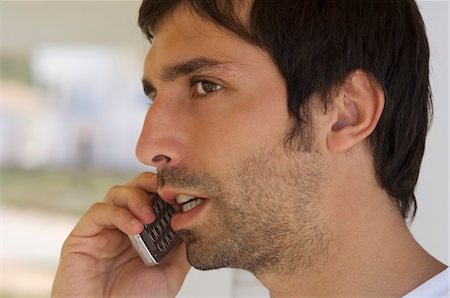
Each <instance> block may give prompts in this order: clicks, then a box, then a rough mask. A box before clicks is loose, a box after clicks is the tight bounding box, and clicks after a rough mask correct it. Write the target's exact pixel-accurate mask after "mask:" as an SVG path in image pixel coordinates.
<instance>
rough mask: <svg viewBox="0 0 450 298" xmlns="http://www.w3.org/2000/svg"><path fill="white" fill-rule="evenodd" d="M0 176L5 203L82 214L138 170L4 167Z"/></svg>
mask: <svg viewBox="0 0 450 298" xmlns="http://www.w3.org/2000/svg"><path fill="white" fill-rule="evenodd" d="M0 175H1V178H0V179H1V201H2V204H3V205H8V206H17V207H25V208H33V209H43V210H47V211H59V212H64V213H69V214H74V215H80V214H83V213H84V212H85V211H86V210H87V209H88V208H89V206H90V205H91V204H92V203H94V202H98V201H102V200H103V198H104V196H105V194H106V192H107V191H108V190H109V189H110V188H111V187H112V186H114V185H117V184H124V183H126V182H127V181H128V180H130V179H131V178H132V177H134V176H135V175H137V173H131V172H117V171H106V170H92V169H86V170H84V169H82V170H33V171H28V170H21V169H2V171H1V174H0Z"/></svg>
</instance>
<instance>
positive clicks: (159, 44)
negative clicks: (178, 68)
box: [144, 5, 271, 71]
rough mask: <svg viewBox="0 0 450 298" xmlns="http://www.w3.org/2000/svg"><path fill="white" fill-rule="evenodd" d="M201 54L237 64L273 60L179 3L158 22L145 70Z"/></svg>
mask: <svg viewBox="0 0 450 298" xmlns="http://www.w3.org/2000/svg"><path fill="white" fill-rule="evenodd" d="M255 53H258V56H259V57H258V59H253V58H256V57H255ZM199 56H201V57H206V58H211V59H215V60H220V61H224V62H228V63H234V64H237V65H244V64H249V63H261V62H262V61H261V58H264V60H266V62H270V61H271V60H270V59H269V57H268V55H267V54H266V53H265V52H264V51H263V50H262V49H260V48H258V47H256V46H254V45H251V44H249V43H247V42H246V41H244V40H242V39H241V38H239V37H237V36H235V35H233V34H232V33H231V32H229V31H227V30H226V29H225V28H223V27H220V26H218V25H216V24H214V23H212V22H211V21H209V20H205V19H203V18H201V17H200V16H198V15H197V14H196V13H195V12H193V11H192V9H190V8H189V7H186V6H185V5H179V6H178V7H176V8H175V9H174V11H173V12H171V13H169V14H168V15H167V16H165V17H164V18H163V19H162V21H161V22H160V23H159V24H158V26H157V28H156V31H155V34H154V38H153V42H152V46H151V48H150V50H149V53H148V54H147V57H146V62H145V70H144V71H146V70H147V68H152V69H155V68H157V67H159V66H164V65H168V64H174V63H177V62H180V61H183V60H189V59H191V58H193V57H199ZM253 60H255V61H253Z"/></svg>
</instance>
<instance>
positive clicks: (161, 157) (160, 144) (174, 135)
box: [136, 100, 187, 169]
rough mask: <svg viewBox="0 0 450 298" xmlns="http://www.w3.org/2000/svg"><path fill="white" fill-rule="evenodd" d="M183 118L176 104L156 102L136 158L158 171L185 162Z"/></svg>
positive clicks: (149, 111) (150, 113)
mask: <svg viewBox="0 0 450 298" xmlns="http://www.w3.org/2000/svg"><path fill="white" fill-rule="evenodd" d="M182 119H183V115H182V112H180V110H178V109H177V107H176V106H175V104H174V103H170V102H167V103H166V102H163V100H161V101H159V100H157V101H155V102H154V103H153V105H152V106H151V107H150V109H149V110H148V112H147V115H146V117H145V121H144V125H143V127H142V131H141V135H140V137H139V141H138V143H137V146H136V157H137V158H138V160H139V161H140V162H142V163H144V164H146V165H150V166H154V167H156V168H158V169H164V168H168V167H175V166H177V165H179V164H180V163H181V162H182V161H183V160H184V158H185V153H186V150H185V148H186V141H187V137H186V135H187V134H186V131H185V125H184V124H185V123H184V122H183V120H182Z"/></svg>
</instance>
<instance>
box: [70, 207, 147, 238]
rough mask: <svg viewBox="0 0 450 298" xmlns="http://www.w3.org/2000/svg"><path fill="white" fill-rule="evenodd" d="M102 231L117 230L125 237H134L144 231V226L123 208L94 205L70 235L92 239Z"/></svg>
mask: <svg viewBox="0 0 450 298" xmlns="http://www.w3.org/2000/svg"><path fill="white" fill-rule="evenodd" d="M103 229H119V230H120V231H122V232H123V233H125V234H127V235H135V234H139V233H140V232H141V231H142V230H143V229H144V225H143V224H142V223H141V222H140V221H139V220H138V219H137V218H136V217H135V216H133V215H132V214H131V213H130V212H129V211H128V210H126V209H124V208H119V207H116V206H113V205H108V204H105V203H96V204H94V205H92V206H91V208H89V210H88V211H87V212H86V213H85V214H84V215H83V216H82V217H81V219H80V221H79V222H78V223H77V225H76V226H75V228H74V229H73V231H72V233H71V234H72V235H74V236H79V237H92V236H95V235H97V234H98V233H100V232H101V231H102V230H103Z"/></svg>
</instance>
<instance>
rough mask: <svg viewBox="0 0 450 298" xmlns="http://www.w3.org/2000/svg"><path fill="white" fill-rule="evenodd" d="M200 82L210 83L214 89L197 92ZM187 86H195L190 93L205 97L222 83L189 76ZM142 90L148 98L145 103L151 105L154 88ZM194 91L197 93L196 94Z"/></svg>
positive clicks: (217, 89)
mask: <svg viewBox="0 0 450 298" xmlns="http://www.w3.org/2000/svg"><path fill="white" fill-rule="evenodd" d="M200 83H203V84H205V83H206V84H211V85H213V86H214V89H213V90H211V91H209V92H206V93H205V94H199V93H198V92H197V86H198V84H200ZM189 86H190V87H191V88H195V89H194V90H192V95H194V96H197V97H206V96H208V95H209V94H210V93H214V92H216V91H219V90H220V89H222V87H223V86H222V85H220V84H217V83H214V82H212V81H209V80H202V79H198V78H191V80H190V84H189ZM144 92H145V93H146V95H147V98H148V102H147V104H148V105H149V106H151V105H152V104H153V102H154V101H155V99H156V95H157V93H156V90H153V91H146V90H144ZM152 93H154V96H152ZM196 93H197V94H196Z"/></svg>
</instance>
